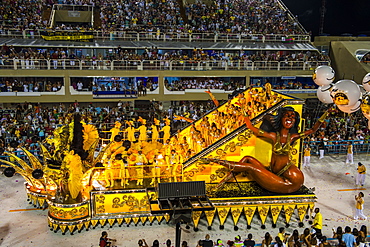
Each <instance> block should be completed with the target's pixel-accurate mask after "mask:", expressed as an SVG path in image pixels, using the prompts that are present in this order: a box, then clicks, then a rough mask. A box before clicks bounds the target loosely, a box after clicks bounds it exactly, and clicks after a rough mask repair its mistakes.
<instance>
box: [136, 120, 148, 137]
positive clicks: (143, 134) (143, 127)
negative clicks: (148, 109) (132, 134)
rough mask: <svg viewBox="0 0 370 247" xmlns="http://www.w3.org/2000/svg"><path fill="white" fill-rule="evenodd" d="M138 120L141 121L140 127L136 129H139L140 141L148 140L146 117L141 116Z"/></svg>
mask: <svg viewBox="0 0 370 247" xmlns="http://www.w3.org/2000/svg"><path fill="white" fill-rule="evenodd" d="M138 122H140V123H141V125H140V127H139V128H138V129H136V131H139V133H140V135H139V141H140V142H145V141H146V140H147V138H148V137H147V134H146V130H147V128H146V119H144V118H141V117H139V119H138Z"/></svg>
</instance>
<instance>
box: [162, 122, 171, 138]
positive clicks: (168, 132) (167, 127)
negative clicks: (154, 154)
mask: <svg viewBox="0 0 370 247" xmlns="http://www.w3.org/2000/svg"><path fill="white" fill-rule="evenodd" d="M165 122H166V125H165V126H163V128H162V129H161V131H163V143H166V141H167V140H168V139H170V136H171V126H170V125H171V120H169V119H168V118H166V119H165Z"/></svg>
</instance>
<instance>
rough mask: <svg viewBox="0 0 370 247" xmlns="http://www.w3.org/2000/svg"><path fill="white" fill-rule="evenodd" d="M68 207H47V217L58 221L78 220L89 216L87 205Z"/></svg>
mask: <svg viewBox="0 0 370 247" xmlns="http://www.w3.org/2000/svg"><path fill="white" fill-rule="evenodd" d="M55 205H58V206H55ZM62 206H65V207H62ZM68 206H69V205H68V204H65V205H63V204H52V205H49V216H50V217H52V218H54V219H58V220H78V219H82V218H85V217H88V216H89V204H85V205H82V206H76V207H68Z"/></svg>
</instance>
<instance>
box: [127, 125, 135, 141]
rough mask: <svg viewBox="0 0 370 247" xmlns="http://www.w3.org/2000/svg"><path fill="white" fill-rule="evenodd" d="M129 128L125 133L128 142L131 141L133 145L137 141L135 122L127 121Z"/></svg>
mask: <svg viewBox="0 0 370 247" xmlns="http://www.w3.org/2000/svg"><path fill="white" fill-rule="evenodd" d="M126 124H127V128H126V129H125V132H127V140H129V141H130V142H131V143H132V142H135V141H136V138H135V128H134V122H133V121H126Z"/></svg>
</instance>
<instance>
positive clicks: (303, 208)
mask: <svg viewBox="0 0 370 247" xmlns="http://www.w3.org/2000/svg"><path fill="white" fill-rule="evenodd" d="M297 209H298V215H302V214H305V213H306V210H307V208H306V207H305V206H301V207H298V208H297Z"/></svg>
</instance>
